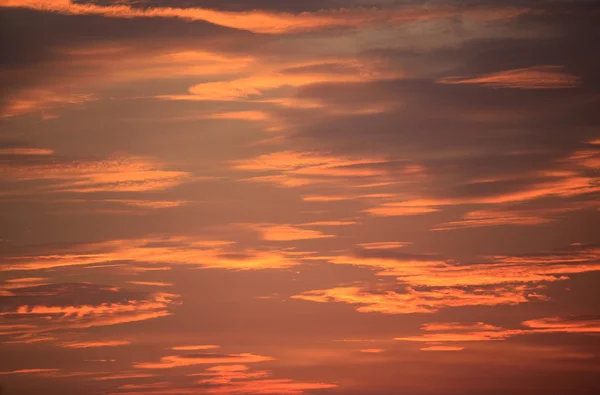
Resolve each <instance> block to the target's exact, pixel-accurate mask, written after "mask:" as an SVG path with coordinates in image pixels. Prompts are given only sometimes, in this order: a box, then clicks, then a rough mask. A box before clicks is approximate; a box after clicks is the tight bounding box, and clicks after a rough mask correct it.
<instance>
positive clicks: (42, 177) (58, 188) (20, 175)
mask: <svg viewBox="0 0 600 395" xmlns="http://www.w3.org/2000/svg"><path fill="white" fill-rule="evenodd" d="M50 159H51V161H48V162H46V163H43V162H42V163H39V162H38V161H35V162H20V161H19V162H12V163H11V162H8V163H6V162H4V163H2V164H0V170H1V173H2V176H0V177H1V178H2V179H3V180H4V181H5V182H10V183H13V184H12V189H11V191H12V192H11V193H13V194H17V195H18V194H32V193H66V192H70V193H92V192H145V191H156V190H162V189H167V188H171V187H173V186H176V185H178V184H181V183H183V182H184V181H186V179H187V178H188V177H189V176H190V174H189V173H187V172H183V171H175V170H164V169H161V168H163V167H164V165H163V164H160V163H156V162H153V161H151V160H149V159H147V158H141V157H117V158H113V159H107V160H101V161H89V160H79V161H70V162H62V163H61V162H58V163H57V161H56V160H55V158H50ZM30 182H38V183H39V185H33V186H30V184H28V183H30ZM25 183H27V184H25ZM20 184H24V185H28V186H29V187H28V188H27V189H26V190H25V189H23V190H22V191H20V189H19V188H23V187H20Z"/></svg>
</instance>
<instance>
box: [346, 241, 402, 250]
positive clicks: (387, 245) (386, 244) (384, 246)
mask: <svg viewBox="0 0 600 395" xmlns="http://www.w3.org/2000/svg"><path fill="white" fill-rule="evenodd" d="M411 244H412V243H411V242H410V241H407V242H404V241H379V242H373V243H361V244H358V246H359V247H361V248H363V249H365V250H392V249H396V248H403V247H406V246H409V245H411Z"/></svg>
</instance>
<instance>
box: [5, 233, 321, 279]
mask: <svg viewBox="0 0 600 395" xmlns="http://www.w3.org/2000/svg"><path fill="white" fill-rule="evenodd" d="M276 234H278V235H283V234H285V232H284V233H281V234H280V233H276ZM308 234H310V235H313V236H314V234H312V233H308ZM304 235H306V233H304ZM281 237H283V236H281ZM232 244H235V243H234V242H231V241H223V240H202V239H196V238H191V237H181V236H180V237H164V238H160V237H154V238H145V239H125V240H110V241H106V242H98V243H89V244H79V245H72V246H69V247H68V248H66V249H59V248H54V249H51V250H49V251H47V253H41V254H37V255H36V254H31V255H16V256H8V257H4V258H1V259H0V262H1V263H2V266H0V271H15V270H19V271H23V270H43V269H51V268H59V267H72V266H90V265H100V266H103V265H108V264H110V263H111V262H127V263H129V265H130V266H136V265H140V267H139V268H138V271H139V270H143V271H147V270H150V269H152V267H151V268H144V267H143V266H142V265H146V264H148V263H149V262H151V263H152V264H153V265H157V264H163V265H164V264H167V265H194V266H199V267H204V268H212V269H217V268H220V269H230V270H260V269H281V268H286V267H290V266H294V265H296V264H297V261H296V260H294V258H293V256H292V255H293V254H289V253H287V252H286V251H284V250H276V249H272V250H268V251H265V250H250V249H248V250H243V251H242V252H240V251H231V250H229V249H227V247H228V246H231V245H232ZM161 269H162V268H161Z"/></svg>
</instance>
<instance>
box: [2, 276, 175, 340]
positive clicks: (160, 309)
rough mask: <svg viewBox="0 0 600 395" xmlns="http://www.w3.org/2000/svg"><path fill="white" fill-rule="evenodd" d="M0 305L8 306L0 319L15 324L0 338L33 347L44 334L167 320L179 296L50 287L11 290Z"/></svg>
mask: <svg viewBox="0 0 600 395" xmlns="http://www.w3.org/2000/svg"><path fill="white" fill-rule="evenodd" d="M38 295H42V296H43V297H41V296H38ZM69 298H71V299H69ZM65 300H76V301H79V304H72V305H69V304H65V303H64V301H65ZM4 302H5V303H6V306H7V307H6V308H5V309H4V310H3V311H2V312H0V318H3V319H7V320H11V322H13V323H14V324H12V325H9V326H4V327H0V335H12V336H13V339H12V340H13V341H17V342H20V343H32V342H34V341H42V340H49V339H47V336H46V333H47V332H50V331H58V330H69V329H84V328H91V327H100V326H111V325H118V324H122V323H128V322H138V321H145V320H149V319H155V318H159V317H164V316H168V315H170V312H169V307H170V305H172V304H174V303H177V302H178V295H173V294H167V293H141V292H138V293H132V292H128V291H122V290H121V289H118V288H107V287H102V286H98V285H93V284H49V285H38V286H32V287H29V288H21V289H19V290H15V291H14V295H13V296H9V297H5V300H4ZM36 334H39V335H36ZM24 336H25V337H24ZM128 343H129V342H125V341H115V342H71V343H64V344H62V345H63V346H64V347H70V348H87V347H102V346H117V345H125V344H128Z"/></svg>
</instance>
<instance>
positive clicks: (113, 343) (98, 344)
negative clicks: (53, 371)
mask: <svg viewBox="0 0 600 395" xmlns="http://www.w3.org/2000/svg"><path fill="white" fill-rule="evenodd" d="M129 344H131V342H130V341H127V340H106V341H87V342H68V343H63V344H61V347H66V348H98V347H118V346H127V345H129Z"/></svg>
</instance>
